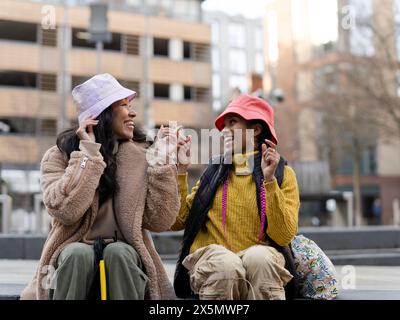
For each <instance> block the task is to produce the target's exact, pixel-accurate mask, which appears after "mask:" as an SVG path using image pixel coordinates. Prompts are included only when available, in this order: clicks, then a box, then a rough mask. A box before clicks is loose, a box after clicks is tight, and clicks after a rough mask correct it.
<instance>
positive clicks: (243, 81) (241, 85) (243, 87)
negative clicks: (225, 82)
mask: <svg viewBox="0 0 400 320" xmlns="http://www.w3.org/2000/svg"><path fill="white" fill-rule="evenodd" d="M229 87H230V88H231V89H236V88H237V89H239V90H240V92H241V93H245V92H247V90H248V89H247V87H248V84H247V78H246V77H243V76H231V77H230V78H229Z"/></svg>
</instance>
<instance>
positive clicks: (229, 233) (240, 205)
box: [171, 153, 300, 253]
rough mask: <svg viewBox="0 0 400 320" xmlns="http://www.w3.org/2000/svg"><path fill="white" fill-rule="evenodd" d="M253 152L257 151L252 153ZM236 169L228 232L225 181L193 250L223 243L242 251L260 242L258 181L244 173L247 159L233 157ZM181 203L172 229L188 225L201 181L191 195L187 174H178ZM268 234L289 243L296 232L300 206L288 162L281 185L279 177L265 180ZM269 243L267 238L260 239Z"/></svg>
mask: <svg viewBox="0 0 400 320" xmlns="http://www.w3.org/2000/svg"><path fill="white" fill-rule="evenodd" d="M253 154H254V153H253ZM233 164H234V169H235V170H234V171H233V170H232V171H231V172H230V174H229V180H228V181H229V184H228V194H227V195H228V196H227V213H226V234H225V236H224V231H223V225H222V185H221V186H219V187H218V189H217V192H216V194H215V198H214V201H213V204H212V206H211V208H210V210H209V212H208V219H207V222H206V224H205V228H202V229H201V230H200V231H199V233H198V234H197V236H196V238H195V240H194V242H193V244H192V246H191V247H190V253H193V252H194V251H196V250H197V249H199V248H202V247H205V246H207V245H210V244H221V245H223V246H225V247H226V248H228V249H230V250H232V251H233V252H239V251H241V250H244V249H247V248H248V247H250V246H253V245H255V244H258V243H259V241H258V233H259V230H260V224H261V222H260V216H259V214H258V207H257V198H256V197H257V195H256V185H255V183H254V181H253V178H252V175H251V174H250V175H239V174H240V173H243V166H246V162H244V163H243V162H241V163H239V162H237V161H235V158H234V161H233ZM178 184H179V194H180V197H181V207H180V210H179V214H178V216H177V219H176V221H175V223H174V225H173V226H172V227H171V229H172V230H174V231H177V230H182V229H184V228H185V224H186V219H187V217H188V214H189V210H190V208H191V205H192V202H193V199H194V196H195V194H196V191H197V189H198V188H199V185H200V181H198V182H197V184H196V186H195V187H193V189H192V192H191V194H190V195H188V185H187V174H180V175H178ZM264 186H265V196H266V215H267V221H268V228H267V234H268V235H269V237H270V238H271V239H273V240H274V241H275V242H276V243H277V244H279V245H281V246H285V245H288V244H289V242H290V241H291V240H292V239H293V237H294V236H295V235H296V233H297V224H298V211H299V206H300V199H299V190H298V186H297V180H296V175H295V173H294V171H293V169H292V168H290V167H289V166H285V170H284V179H283V182H282V185H281V188H279V186H278V183H277V181H276V179H274V180H272V181H270V182H265V183H264ZM261 243H262V244H266V242H265V238H264V239H263V241H262V242H261Z"/></svg>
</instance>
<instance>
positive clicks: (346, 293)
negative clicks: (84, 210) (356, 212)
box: [0, 260, 400, 300]
mask: <svg viewBox="0 0 400 320" xmlns="http://www.w3.org/2000/svg"><path fill="white" fill-rule="evenodd" d="M36 264H37V261H36V260H0V296H2V295H3V296H4V295H5V294H7V295H19V293H20V292H21V290H22V289H23V287H24V286H25V285H26V284H27V283H28V282H29V281H30V279H31V277H32V275H33V273H34V271H35V268H36ZM164 265H165V268H166V270H167V273H168V276H169V278H170V280H172V278H173V274H174V270H175V262H174V261H165V262H164ZM336 270H337V274H338V278H339V290H340V297H341V299H371V300H375V299H383V300H386V299H389V300H393V299H396V300H400V268H399V267H381V266H379V267H376V266H374V267H368V266H354V267H352V266H337V267H336Z"/></svg>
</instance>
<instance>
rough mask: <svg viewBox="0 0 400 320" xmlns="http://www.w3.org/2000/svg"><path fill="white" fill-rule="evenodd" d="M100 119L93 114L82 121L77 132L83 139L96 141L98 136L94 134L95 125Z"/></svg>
mask: <svg viewBox="0 0 400 320" xmlns="http://www.w3.org/2000/svg"><path fill="white" fill-rule="evenodd" d="M98 123H99V120H96V118H95V117H93V116H91V117H89V118H87V119H86V120H85V121H83V122H82V123H81V125H80V126H79V128H78V130H76V134H77V136H78V137H79V139H81V140H87V141H91V142H96V137H95V136H94V132H93V126H95V125H97V124H98Z"/></svg>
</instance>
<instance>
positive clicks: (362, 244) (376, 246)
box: [0, 227, 400, 265]
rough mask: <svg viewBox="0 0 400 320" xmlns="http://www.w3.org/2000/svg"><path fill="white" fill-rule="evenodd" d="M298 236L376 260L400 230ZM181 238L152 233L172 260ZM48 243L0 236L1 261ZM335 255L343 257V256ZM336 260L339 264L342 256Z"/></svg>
mask: <svg viewBox="0 0 400 320" xmlns="http://www.w3.org/2000/svg"><path fill="white" fill-rule="evenodd" d="M299 234H303V235H304V236H306V237H308V238H310V239H312V240H314V241H315V242H316V243H317V244H318V246H320V247H321V248H322V249H323V250H324V251H326V252H329V251H330V250H335V251H346V250H366V249H371V251H372V252H371V254H372V255H373V256H371V257H372V258H373V259H375V258H376V256H375V254H376V253H378V252H379V251H382V250H384V251H390V250H389V249H395V248H400V228H395V227H362V228H352V229H347V228H341V229H339V228H337V229H332V228H300V230H299ZM182 235H183V232H164V233H152V237H153V241H154V245H155V247H156V249H157V250H158V252H159V253H160V254H161V255H165V256H171V257H175V256H177V255H178V253H179V250H180V247H181V242H182ZM45 240H46V238H45V236H43V235H0V259H39V258H40V255H41V251H42V248H43V245H44V242H45ZM374 250H376V252H373V251H374ZM332 255H333V256H342V255H343V253H341V252H340V253H337V252H335V254H332ZM337 259H338V260H337V261H339V257H337ZM396 259H397V257H396ZM387 261H390V260H387ZM393 261H398V260H393ZM371 263H372V262H371ZM388 263H389V262H388ZM393 263H395V262H393ZM346 264H347V263H346ZM360 264H365V263H360ZM372 265H376V264H375V263H373V264H372ZM380 265H382V264H380ZM389 265H393V264H392V263H390V264H389Z"/></svg>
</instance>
